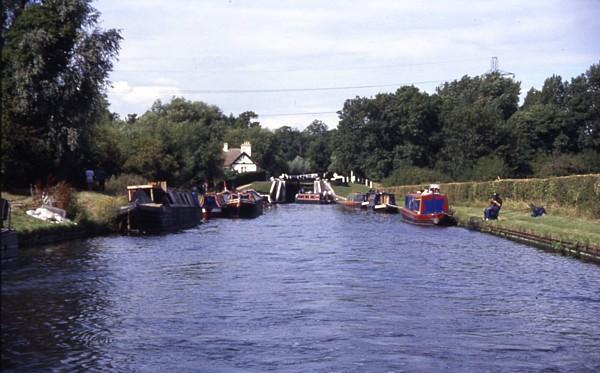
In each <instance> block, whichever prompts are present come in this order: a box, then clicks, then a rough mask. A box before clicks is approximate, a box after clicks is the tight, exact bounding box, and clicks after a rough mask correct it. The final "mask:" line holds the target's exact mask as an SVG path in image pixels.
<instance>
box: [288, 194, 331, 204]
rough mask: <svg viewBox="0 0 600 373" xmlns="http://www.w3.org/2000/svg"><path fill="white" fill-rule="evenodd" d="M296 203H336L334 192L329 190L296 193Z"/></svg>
mask: <svg viewBox="0 0 600 373" xmlns="http://www.w3.org/2000/svg"><path fill="white" fill-rule="evenodd" d="M295 200H296V203H312V204H330V203H334V202H335V199H334V198H333V194H331V193H328V192H323V193H298V194H296V198H295Z"/></svg>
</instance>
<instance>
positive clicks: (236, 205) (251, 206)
mask: <svg viewBox="0 0 600 373" xmlns="http://www.w3.org/2000/svg"><path fill="white" fill-rule="evenodd" d="M225 205H226V207H227V208H226V209H225V210H224V211H223V213H224V214H225V216H226V217H228V218H255V217H257V216H259V215H260V214H262V210H263V198H262V196H261V195H260V194H258V193H257V192H256V191H255V190H253V189H249V190H246V191H243V192H232V193H230V194H229V196H228V197H227V199H226V201H225Z"/></svg>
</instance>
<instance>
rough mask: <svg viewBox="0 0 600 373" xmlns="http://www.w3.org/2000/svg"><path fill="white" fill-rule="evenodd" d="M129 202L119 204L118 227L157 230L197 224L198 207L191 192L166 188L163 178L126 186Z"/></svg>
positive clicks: (150, 231) (130, 231)
mask: <svg viewBox="0 0 600 373" xmlns="http://www.w3.org/2000/svg"><path fill="white" fill-rule="evenodd" d="M127 197H128V201H129V203H128V204H127V205H126V206H123V207H122V208H121V210H120V213H119V215H120V216H121V224H122V228H123V229H124V230H125V231H127V232H129V233H157V232H162V231H172V230H178V229H186V228H191V227H194V226H196V225H198V224H200V222H201V220H202V210H201V208H200V204H199V202H198V199H197V197H196V196H195V195H194V194H192V193H191V192H182V191H176V190H174V189H168V188H167V183H166V182H165V181H161V182H152V183H148V184H145V185H132V186H128V187H127Z"/></svg>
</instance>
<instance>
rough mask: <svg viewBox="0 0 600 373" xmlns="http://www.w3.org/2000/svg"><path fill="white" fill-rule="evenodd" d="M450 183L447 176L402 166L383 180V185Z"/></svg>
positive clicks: (419, 168)
mask: <svg viewBox="0 0 600 373" xmlns="http://www.w3.org/2000/svg"><path fill="white" fill-rule="evenodd" d="M448 181H450V178H449V177H448V175H446V174H444V173H442V172H440V171H437V170H433V169H430V168H421V167H416V166H411V165H404V166H401V167H399V168H397V169H396V170H394V172H392V174H391V175H390V176H389V177H387V178H385V179H384V180H383V185H385V186H394V185H416V184H424V185H425V184H431V183H443V182H448Z"/></svg>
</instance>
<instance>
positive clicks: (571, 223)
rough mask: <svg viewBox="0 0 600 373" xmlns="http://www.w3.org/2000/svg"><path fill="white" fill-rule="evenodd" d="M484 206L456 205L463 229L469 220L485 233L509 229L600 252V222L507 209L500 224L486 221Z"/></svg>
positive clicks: (517, 207)
mask: <svg viewBox="0 0 600 373" xmlns="http://www.w3.org/2000/svg"><path fill="white" fill-rule="evenodd" d="M485 207H486V205H484V204H471V205H460V204H459V205H452V206H451V208H452V209H453V210H454V211H455V216H456V217H457V218H458V220H459V222H460V224H461V225H463V226H467V225H468V223H469V219H473V220H475V221H476V222H477V223H478V224H480V226H481V227H482V228H483V229H485V228H489V229H492V230H493V229H494V228H500V229H509V230H513V231H518V232H524V233H527V234H532V235H536V236H539V237H544V238H549V239H552V240H557V241H562V242H565V243H571V244H572V245H580V246H584V247H591V248H596V249H598V248H600V220H590V219H582V218H574V217H568V216H560V215H555V214H553V213H552V211H550V213H549V214H547V215H544V216H541V217H537V218H534V217H532V216H531V215H530V210H529V209H528V208H527V207H525V206H514V207H512V208H510V207H508V208H505V207H503V208H502V210H501V211H500V217H499V219H498V220H490V221H485V222H484V221H482V216H483V209H484V208H485Z"/></svg>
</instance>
